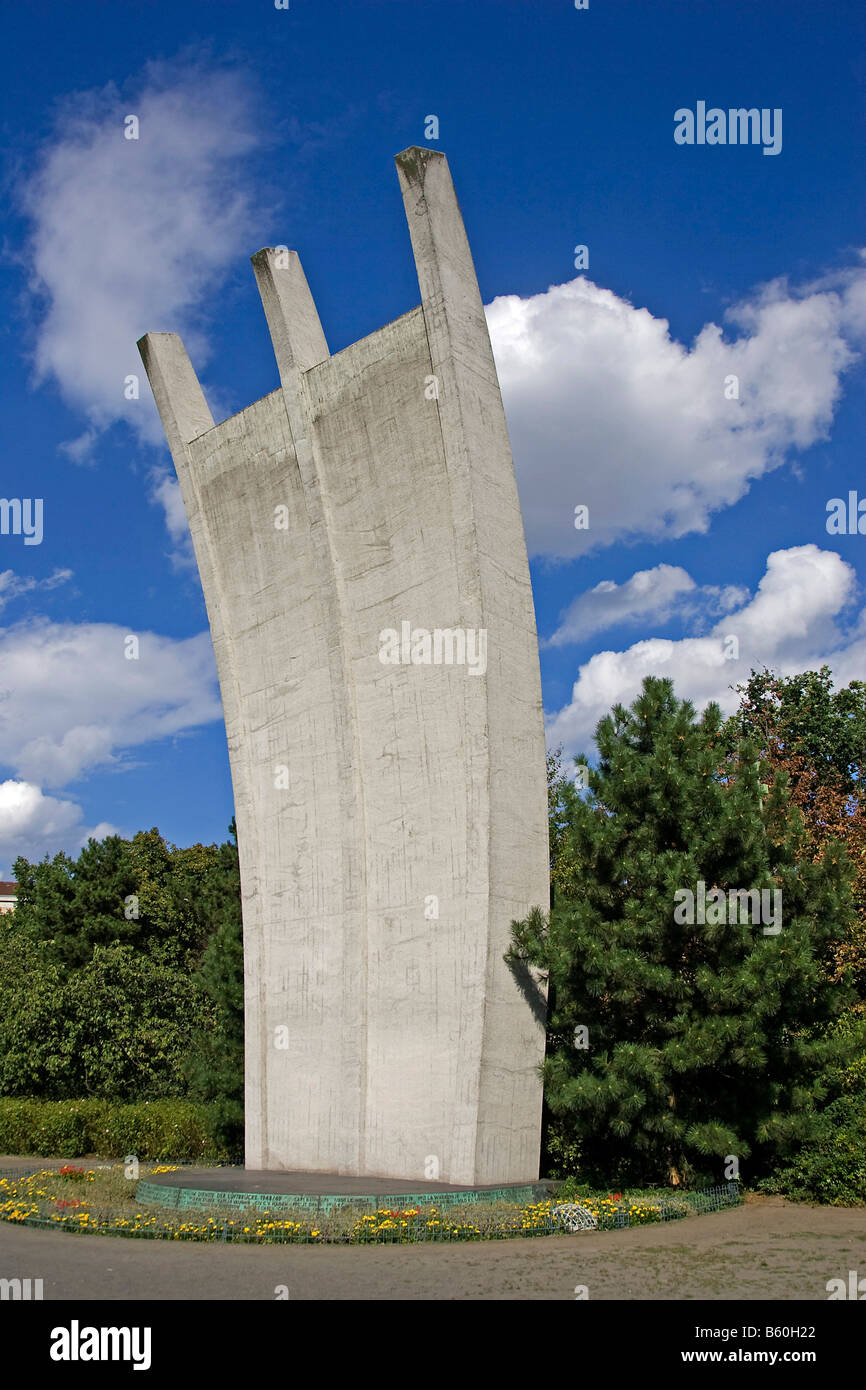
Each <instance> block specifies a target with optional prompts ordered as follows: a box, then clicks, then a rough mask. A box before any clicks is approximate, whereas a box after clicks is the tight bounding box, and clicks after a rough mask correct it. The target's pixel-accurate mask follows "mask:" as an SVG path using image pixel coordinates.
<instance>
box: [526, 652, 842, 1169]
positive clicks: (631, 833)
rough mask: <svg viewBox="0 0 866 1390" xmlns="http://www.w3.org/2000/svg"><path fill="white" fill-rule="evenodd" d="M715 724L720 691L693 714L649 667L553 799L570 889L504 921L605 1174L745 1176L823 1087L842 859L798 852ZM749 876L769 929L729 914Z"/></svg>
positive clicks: (750, 751) (550, 1087)
mask: <svg viewBox="0 0 866 1390" xmlns="http://www.w3.org/2000/svg"><path fill="white" fill-rule="evenodd" d="M720 730H721V716H720V713H719V710H718V707H717V706H715V705H710V706H709V707H708V709H707V710H706V711H705V713H704V714H703V716H702V717H701V718H700V720H697V719H696V717H695V712H694V709H693V707H692V706H691V705H690V704H689V703H688V702H680V701H678V700H677V699H676V697H675V695H674V692H673V686H672V683H671V682H670V681H668V680H659V679H655V678H648V679H647V680H645V682H644V687H643V691H642V694H641V695H640V696H639V697H638V699H637V700H636V701H635V703H634V705H633V706H632V708H631V709H630V710H626V709H625V708H623V707H622V706H616V707H615V708H614V709H613V711H612V713H611V715H609V716H607V717H606V718H604V719H602V720H601V722H600V724H599V726H598V731H597V735H596V740H597V745H598V749H599V755H600V759H599V765H598V767H597V769H595V770H593V771H591V772H590V774H589V786H590V792H589V794H588V795H587V796H586V797H585V798H584V797H575V798H574V799H573V801H572V802H571V803H570V804H569V806H568V821H569V824H568V826H567V829H566V831H565V832H564V833H565V839H566V840H567V842H568V846H567V858H568V864H569V886H570V888H571V893H570V895H569V896H568V897H565V896H563V895H559V896H558V897H557V900H556V905H555V907H554V909H553V911H552V913H551V914H550V915H549V916H547V915H546V914H544V913H542V912H541V911H540V910H535V911H534V912H532V913H530V914H529V916H528V917H527V919H526V920H525V921H524V922H521V923H514V924H513V941H514V945H513V948H512V952H511V953H510V956H511V958H512V959H515V960H516V959H522V960H524V961H529V962H530V963H532V964H534V965H536V966H538V967H540V968H541V969H542V970H543V971H545V972H546V973H547V975H548V979H549V982H550V984H551V985H552V986H553V990H552V997H553V1006H552V1013H551V1017H550V1034H549V1039H548V1055H547V1058H546V1061H545V1064H544V1065H545V1082H546V1098H547V1103H548V1105H549V1107H550V1110H551V1111H552V1113H553V1114H554V1115H555V1116H556V1117H557V1119H558V1123H559V1125H560V1132H561V1133H568V1132H570V1133H571V1134H572V1135H573V1136H574V1139H575V1140H576V1142H577V1144H578V1145H579V1149H580V1155H581V1169H582V1171H583V1173H585V1174H586V1175H587V1176H595V1177H597V1178H599V1179H600V1180H602V1181H603V1182H611V1181H617V1182H624V1181H641V1182H647V1181H652V1182H665V1181H668V1180H670V1179H672V1180H673V1181H680V1180H685V1181H690V1180H694V1179H697V1178H700V1179H702V1180H704V1181H706V1180H715V1181H719V1180H721V1179H722V1178H723V1177H724V1176H725V1175H726V1171H727V1172H728V1173H730V1172H731V1171H733V1168H732V1167H731V1166H730V1162H729V1161H730V1157H734V1158H736V1159H737V1160H738V1163H739V1164H742V1170H743V1171H745V1170H746V1162H747V1160H748V1161H749V1172H750V1173H751V1174H752V1175H753V1176H754V1175H755V1174H756V1173H757V1172H759V1171H766V1169H767V1166H768V1165H769V1164H770V1163H771V1162H772V1160H773V1159H774V1158H775V1157H776V1155H777V1154H779V1153H782V1152H787V1151H790V1150H791V1149H792V1148H793V1147H794V1146H796V1145H797V1144H798V1143H799V1142H801V1141H802V1140H803V1139H805V1138H806V1137H808V1135H809V1133H810V1132H811V1129H812V1127H813V1126H814V1124H815V1122H816V1108H817V1106H818V1104H819V1103H820V1101H821V1100H822V1098H823V1096H824V1094H825V1087H824V1082H823V1080H822V1073H823V1070H824V1068H825V1067H826V1066H827V1065H828V1063H829V1061H830V1060H831V1054H832V1053H833V1048H834V1043H833V1041H832V1039H831V1038H828V1037H827V1036H825V1035H824V1029H825V1027H826V1024H827V1023H828V1021H830V1020H831V1019H833V1018H834V1017H836V1016H837V1015H838V1013H839V1012H840V1011H841V1009H842V1008H843V1007H844V1006H845V1004H846V1003H847V1002H848V999H847V992H846V987H845V985H844V984H835V985H834V984H832V983H831V981H830V979H829V975H828V971H827V962H828V961H829V960H830V959H831V958H832V952H833V949H834V945H835V943H836V942H837V941H838V940H839V939H840V935H844V933H845V931H846V929H847V925H848V922H849V921H850V918H851V914H852V906H851V894H850V887H849V879H850V872H851V871H850V865H849V864H848V861H847V857H846V855H845V852H844V849H843V848H842V846H841V845H838V844H837V845H833V846H828V847H827V852H826V853H825V854H824V856H823V858H822V860H821V862H819V863H815V862H812V861H811V860H810V858H809V856H808V855H807V854H806V853H805V852H804V838H805V836H804V830H803V822H802V817H801V815H800V813H799V811H798V810H797V809H796V808H794V807H792V806H790V804H789V802H788V799H787V798H786V795H785V787H784V779H780V780H778V781H777V782H776V783H775V785H774V787H773V788H772V790H769V789H768V788H767V786H766V785H764V784H762V783H761V782H760V780H759V771H758V763H757V758H756V752H755V749H754V746H753V745H752V744H750V743H749V742H748V741H746V740H744V741H743V742H741V743H740V744H739V745H738V746H737V748H736V749H735V750H734V751H733V753H729V755H728V756H727V757H725V755H724V752H723V741H722V739H721V738H720ZM575 762H577V763H584V764H585V763H586V762H587V759H586V758H585V757H582V756H579V757H578V758H576V759H575ZM701 884H703V885H704V886H705V887H704V891H705V894H706V897H707V898H708V899H709V903H708V905H707V909H706V911H705V913H704V914H701V913H700V911H699V907H698V904H699V901H700V885H701ZM751 889H758V890H761V889H766V890H769V893H770V897H769V900H768V905H769V904H773V902H774V899H773V896H772V894H773V891H774V890H780V891H781V907H782V916H781V924H780V925H781V929H780V931H779V932H778V934H772V932H770V933H765V929H764V928H765V926H766V925H767V922H766V919H765V920H764V922H763V924H762V923H761V922H760V921H758V922H755V921H754V920H741V918H743V917H747V916H749V915H751V914H748V913H746V912H744V911H743V906H741V905H740V903H739V902H738V901H737V900H736V899H735V900H734V902H733V903H732V902H731V899H730V897H729V894H730V893H731V892H732V891H733V892H738V891H740V890H751ZM712 890H722V893H724V895H725V896H724V899H722V897H721V894H716V895H715V897H714V896H712ZM686 892H691V893H692V894H694V898H695V901H694V908H695V910H694V912H692V913H691V917H692V920H683V919H684V918H687V917H688V916H689V913H688V900H687V899H686V898H685V894H686ZM701 915H703V916H704V917H705V919H708V920H704V921H699V920H696V919H697V918H698V917H699V916H701ZM732 919H733V920H732Z"/></svg>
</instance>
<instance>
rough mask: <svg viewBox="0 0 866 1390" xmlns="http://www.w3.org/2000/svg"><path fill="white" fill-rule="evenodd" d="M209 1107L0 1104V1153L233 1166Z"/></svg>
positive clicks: (233, 1154)
mask: <svg viewBox="0 0 866 1390" xmlns="http://www.w3.org/2000/svg"><path fill="white" fill-rule="evenodd" d="M219 1118H220V1117H219V1116H218V1114H217V1113H216V1110H215V1107H214V1106H212V1105H207V1104H197V1103H194V1102H192V1101H185V1100H153V1101H142V1102H139V1103H137V1104H134V1105H124V1104H120V1103H117V1102H113V1101H104V1100H93V1099H86V1100H61V1101H44V1100H29V1099H18V1098H8V1097H7V1098H0V1152H2V1153H9V1154H42V1155H44V1156H46V1157H49V1156H52V1155H57V1156H58V1157H63V1158H80V1157H82V1156H83V1155H85V1154H97V1155H99V1156H100V1157H104V1158H124V1157H125V1156H126V1155H127V1154H135V1155H136V1156H137V1157H138V1158H140V1159H144V1160H153V1159H175V1160H180V1161H184V1162H191V1163H216V1162H223V1163H224V1162H237V1161H239V1160H242V1154H241V1153H240V1152H239V1151H238V1149H237V1148H234V1149H232V1148H229V1147H228V1146H227V1145H225V1144H224V1143H220V1142H219V1139H218V1137H217V1129H218V1124H219Z"/></svg>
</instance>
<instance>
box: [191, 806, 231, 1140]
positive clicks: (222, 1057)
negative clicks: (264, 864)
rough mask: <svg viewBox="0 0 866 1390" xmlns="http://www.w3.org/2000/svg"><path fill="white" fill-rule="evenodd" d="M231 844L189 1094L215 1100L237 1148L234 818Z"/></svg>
mask: <svg viewBox="0 0 866 1390" xmlns="http://www.w3.org/2000/svg"><path fill="white" fill-rule="evenodd" d="M229 832H230V834H231V837H232V842H233V843H231V844H228V845H225V846H222V848H223V849H224V850H225V854H224V856H223V860H222V864H221V872H222V874H223V877H222V879H221V880H220V881H221V884H222V887H223V890H224V891H223V893H222V896H221V898H220V901H219V902H218V903H217V904H215V905H214V915H215V916H216V917H217V925H216V928H215V930H214V932H213V934H212V936H211V938H210V940H209V941H208V944H207V948H206V950H205V952H204V956H203V957H202V962H201V968H200V970H199V971H198V974H197V976H196V982H197V983H198V984H199V985H200V986H201V988H202V989H203V990H204V991H205V993H206V994H207V996H208V998H209V1000H210V1001H211V1004H212V1007H213V1018H212V1020H210V1021H209V1022H208V1024H207V1025H206V1026H203V1027H201V1028H199V1029H198V1030H197V1032H196V1034H195V1035H194V1037H193V1040H192V1044H191V1047H190V1051H189V1055H188V1057H187V1061H186V1067H185V1070H186V1075H187V1077H188V1080H189V1088H190V1093H191V1095H192V1096H194V1097H195V1098H196V1099H198V1100H206V1101H210V1102H211V1104H212V1105H213V1107H214V1113H215V1115H216V1126H215V1135H216V1138H217V1140H218V1141H219V1142H221V1143H224V1144H226V1145H227V1146H228V1147H229V1148H231V1149H234V1150H235V1151H240V1150H241V1148H242V1144H243V1120H244V952H243V928H242V922H241V905H240V870H239V867H238V857H237V830H236V827H235V821H234V818H232V823H231V825H230V827H229Z"/></svg>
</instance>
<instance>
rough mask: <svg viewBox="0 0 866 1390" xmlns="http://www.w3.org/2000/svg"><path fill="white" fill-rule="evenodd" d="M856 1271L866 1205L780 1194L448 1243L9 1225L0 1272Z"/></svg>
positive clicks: (115, 1276)
mask: <svg viewBox="0 0 866 1390" xmlns="http://www.w3.org/2000/svg"><path fill="white" fill-rule="evenodd" d="M79 1161H80V1160H79ZM28 1162H29V1161H28ZM0 1166H9V1165H8V1164H7V1163H6V1161H5V1160H2V1159H0ZM850 1269H855V1270H859V1271H860V1272H861V1274H866V1209H864V1208H861V1207H858V1208H855V1209H848V1208H840V1207H811V1206H801V1205H797V1204H795V1203H791V1202H786V1201H785V1200H784V1199H782V1198H776V1197H769V1198H752V1199H750V1200H749V1201H748V1202H747V1203H746V1204H745V1205H744V1206H742V1207H739V1208H736V1209H735V1210H733V1211H722V1212H716V1213H713V1214H712V1215H708V1216H694V1217H688V1218H687V1219H686V1220H683V1221H676V1222H671V1223H669V1224H665V1225H662V1226H644V1227H640V1228H637V1229H635V1230H624V1231H610V1232H586V1233H582V1234H578V1235H571V1236H565V1235H563V1236H544V1237H536V1238H533V1239H529V1240H523V1239H514V1240H503V1241H484V1242H478V1243H473V1244H467V1245H458V1246H451V1247H448V1246H445V1245H432V1244H431V1245H410V1246H392V1247H387V1246H374V1247H366V1248H364V1247H357V1246H356V1247H350V1248H344V1249H340V1248H335V1247H327V1246H301V1247H291V1246H286V1247H280V1246H248V1245H237V1246H233V1245H226V1246H223V1245H193V1244H186V1243H180V1242H178V1243H170V1242H168V1241H150V1240H131V1239H127V1238H124V1237H116V1236H113V1237H103V1236H82V1235H77V1234H62V1233H60V1232H54V1231H39V1230H33V1229H28V1228H24V1227H17V1226H13V1225H11V1224H8V1223H6V1222H0V1277H4V1278H15V1277H18V1278H27V1277H30V1278H42V1279H43V1281H44V1297H45V1299H46V1300H47V1299H74V1300H78V1299H177V1300H184V1299H187V1300H188V1299H231V1300H237V1299H252V1300H260V1299H273V1298H274V1297H275V1290H276V1288H277V1286H278V1285H286V1286H287V1287H288V1291H289V1298H290V1299H294V1300H297V1299H301V1300H304V1299H312V1300H317V1301H323V1300H339V1299H378V1300H383V1299H384V1300H388V1299H422V1300H423V1299H451V1300H455V1299H456V1300H462V1299H532V1300H537V1299H568V1300H573V1299H574V1297H575V1292H574V1291H575V1286H576V1285H578V1284H582V1285H585V1286H586V1288H587V1291H588V1295H589V1298H590V1299H592V1300H595V1299H603V1300H604V1299H646V1300H669V1299H695V1298H709V1299H719V1300H731V1299H733V1300H755V1299H775V1300H786V1299H810V1300H817V1301H826V1299H827V1290H826V1284H827V1280H828V1279H833V1278H837V1277H842V1278H847V1274H848V1270H850Z"/></svg>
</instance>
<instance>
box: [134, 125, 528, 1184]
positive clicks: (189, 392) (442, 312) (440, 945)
mask: <svg viewBox="0 0 866 1390" xmlns="http://www.w3.org/2000/svg"><path fill="white" fill-rule="evenodd" d="M396 163H397V170H398V174H399V178H400V185H401V189H402V193H403V200H404V204H405V209H406V216H407V219H408V222H409V230H410V234H411V238H412V248H413V251H414V255H415V263H416V266H417V270H418V279H419V282H420V287H421V305H420V307H419V308H416V309H412V310H411V311H410V312H409V313H408V314H404V315H403V317H402V318H399V319H397V320H396V321H395V322H394V323H389V324H387V325H386V326H385V327H384V328H381V329H379V330H378V332H376V333H373V334H371V335H370V337H368V338H364V339H362V340H361V341H360V342H357V343H354V344H353V345H352V346H351V347H348V348H346V349H345V350H344V351H343V352H340V353H337V354H336V355H335V356H334V357H331V356H329V353H328V347H327V344H326V342H325V336H324V333H323V332H322V328H321V325H320V323H319V318H318V314H317V312H316V307H315V304H314V303H313V299H312V297H311V295H310V292H309V289H308V287H307V282H306V279H305V277H304V273H303V271H302V269H301V263H300V260H299V259H298V256H297V255H296V254H295V253H294V252H288V251H286V250H285V249H277V250H265V251H260V252H258V254H257V255H255V256H254V257H253V267H254V270H255V275H256V279H257V281H258V286H259V291H260V293H261V297H262V301H263V304H264V309H265V315H266V317H267V321H268V327H269V329H270V333H271V338H272V340H273V345H274V352H275V354H276V359H277V366H278V368H279V374H280V381H281V386H280V388H279V389H278V390H276V391H274V392H272V393H271V394H270V395H269V396H265V397H264V399H263V400H260V401H257V402H256V403H255V404H254V405H251V406H248V407H247V409H246V410H243V411H241V412H240V414H238V415H234V416H232V417H231V419H228V420H225V421H223V423H222V424H220V425H214V422H213V419H212V417H211V414H210V411H209V409H208V407H207V404H206V402H205V398H204V395H203V394H202V390H201V387H200V386H199V383H198V380H197V378H196V375H195V373H194V371H193V368H192V366H191V364H190V361H189V358H188V357H187V355H186V352H185V350H184V347H183V344H182V343H181V341H180V339H179V338H178V337H177V336H176V335H175V334H172V333H156V334H148V335H147V336H146V337H144V338H143V339H142V340H141V342H140V344H139V346H140V350H141V356H142V359H143V361H144V365H145V368H146V370H147V374H148V377H149V379H150V383H151V386H152V388H153V394H154V396H155V398H156V403H157V406H158V408H159V412H160V415H161V417H162V421H163V425H164V428H165V433H166V436H167V438H168V443H169V446H170V449H171V453H172V457H173V459H174V463H175V466H176V469H177V474H178V478H179V479H180V486H181V491H182V494H183V501H184V505H185V507H186V513H187V517H188V519H189V525H190V530H191V532H192V538H193V542H194V545H195V553H196V558H197V560H198V566H199V572H200V575H201V581H202V586H203V589H204V595H205V600H206V603H207V610H208V617H209V619H210V626H211V632H212V635H213V643H214V650H215V652H216V660H217V668H218V671H219V679H220V688H221V691H222V701H223V708H224V711H225V720H226V729H227V733H228V747H229V757H230V761H231V770H232V780H233V784H234V795H235V810H236V818H237V829H238V845H239V850H240V867H241V884H242V895H243V919H244V972H245V1009H246V1163H247V1167H248V1168H255V1169H288V1170H306V1171H310V1172H322V1173H327V1172H330V1173H335V1174H359V1175H374V1174H375V1175H381V1176H384V1177H391V1178H401V1179H418V1180H422V1181H423V1180H427V1181H430V1180H436V1179H439V1180H441V1181H442V1182H446V1183H455V1184H465V1185H467V1186H473V1185H480V1184H490V1185H494V1184H500V1183H519V1182H527V1181H532V1180H533V1179H535V1178H536V1177H537V1176H538V1161H539V1134H540V1124H541V1080H540V1077H539V1071H538V1067H539V1063H540V1062H541V1060H542V1057H543V1053H544V1017H543V1012H544V1008H543V1003H544V992H543V986H541V985H540V984H539V981H538V979H537V977H535V976H527V977H525V978H518V977H517V976H516V975H515V974H514V973H513V971H512V969H511V968H510V967H509V966H508V965H506V963H505V961H504V960H503V954H504V952H505V951H506V950H507V948H508V945H509V940H510V923H511V921H512V919H513V918H520V917H523V916H525V914H526V912H527V911H528V910H529V909H530V908H531V907H533V906H536V905H538V906H541V907H542V908H546V906H547V903H548V840H547V798H546V777H545V750H544V731H543V722H542V710H541V685H540V677H539V665H538V645H537V638H536V628H535V617H534V612H533V605H532V593H531V589H530V582H529V569H528V565H527V558H526V546H525V541H524V536H523V526H522V522H521V516H520V508H519V504H518V498H517V489H516V485H515V479H514V467H513V463H512V458H511V451H510V448H509V443H508V434H507V431H506V425H505V416H504V413H503V409H502V401H501V397H500V394H499V385H498V382H497V377H496V369H495V367H494V363H493V354H492V352H491V348H490V339H489V337H488V332H487V324H486V321H485V317H484V310H483V307H482V303H481V296H480V294H479V290H478V283H477V280H476V277H475V271H474V268H473V264H472V257H471V254H470V251H469V245H468V242H467V240H466V234H465V232H464V229H463V221H462V218H461V216H460V210H459V208H458V205H457V200H456V198H455V195H454V189H453V187H452V184H451V177H450V174H449V172H448V165H447V162H446V160H445V157H444V155H443V154H441V153H439V152H438V151H435V150H426V149H418V148H412V149H409V150H406V151H404V152H403V153H402V154H400V155H398V156H397V159H396Z"/></svg>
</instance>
